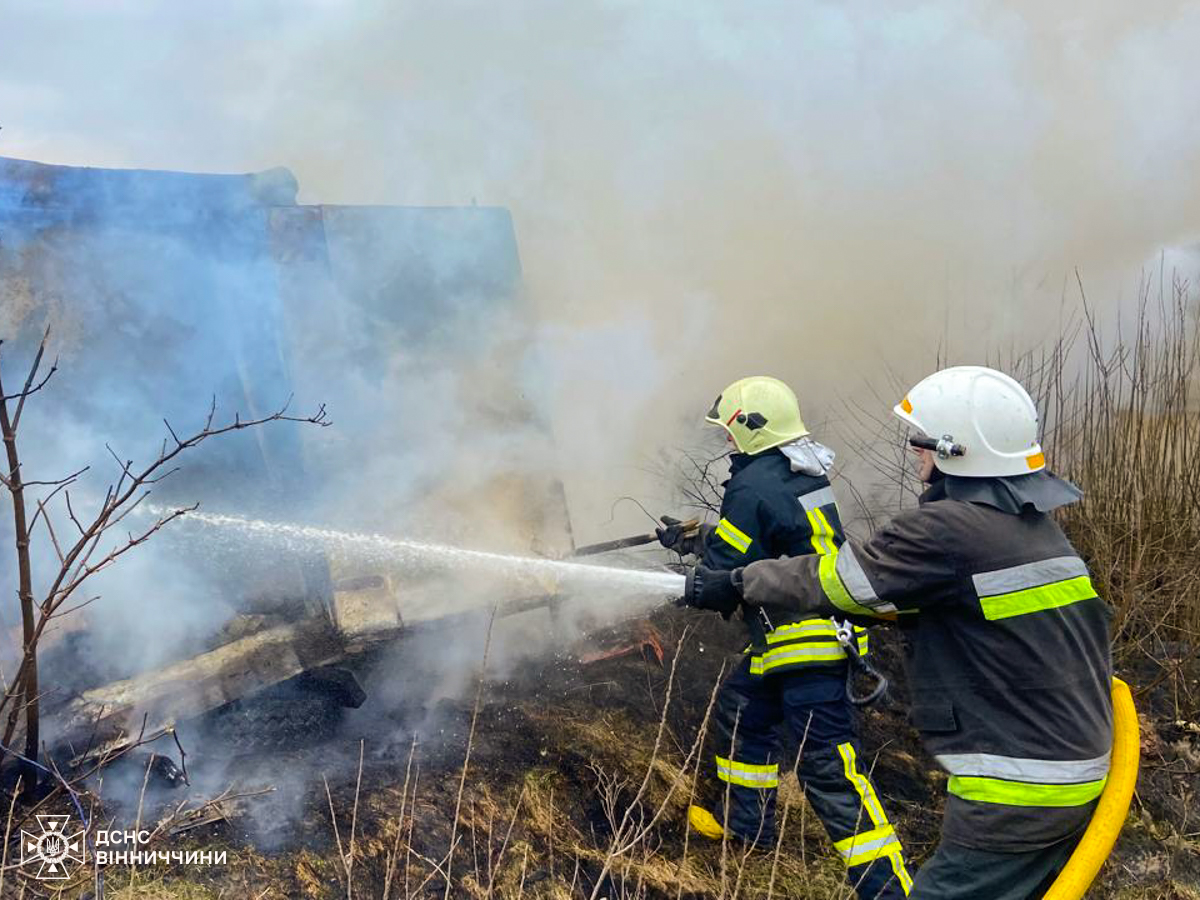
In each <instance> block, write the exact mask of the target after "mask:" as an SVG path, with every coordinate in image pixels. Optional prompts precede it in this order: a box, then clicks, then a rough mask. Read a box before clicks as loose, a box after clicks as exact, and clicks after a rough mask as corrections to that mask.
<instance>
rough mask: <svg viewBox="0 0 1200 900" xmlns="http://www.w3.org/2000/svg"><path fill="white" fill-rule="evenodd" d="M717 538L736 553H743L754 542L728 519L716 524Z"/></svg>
mask: <svg viewBox="0 0 1200 900" xmlns="http://www.w3.org/2000/svg"><path fill="white" fill-rule="evenodd" d="M716 533H717V537H719V538H720V539H721V540H723V541H724V542H725V543H727V544H728V545H729V546H730V547H732V548H733V549H734V550H736V551H737V552H738V553H745V552H746V551H747V550H749V549H750V545H751V544H752V543H754V540H753V539H752V538H751V537H750V535H748V534H746V532H744V531H742V530H741V529H740V528H738V527H737V526H736V525H734V524H733V523H732V522H730V521H729V520H728V519H722V520H721V521H720V522H718V523H717V532H716Z"/></svg>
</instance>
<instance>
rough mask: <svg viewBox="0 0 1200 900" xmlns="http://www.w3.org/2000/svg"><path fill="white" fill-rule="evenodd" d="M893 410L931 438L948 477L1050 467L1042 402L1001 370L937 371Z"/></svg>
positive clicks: (960, 368)
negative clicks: (1042, 435)
mask: <svg viewBox="0 0 1200 900" xmlns="http://www.w3.org/2000/svg"><path fill="white" fill-rule="evenodd" d="M892 411H893V412H894V413H895V414H896V415H897V416H899V417H900V418H901V419H903V420H904V421H905V422H907V423H908V424H909V425H911V426H912V427H913V428H917V429H919V430H920V431H922V432H924V433H925V435H927V436H928V437H929V438H930V439H931V440H930V443H931V445H934V446H931V447H930V449H932V450H934V465H936V466H937V467H938V468H939V469H940V470H941V471H943V472H944V473H946V474H947V475H963V476H967V477H972V478H988V477H997V476H1005V475H1028V474H1029V473H1031V472H1037V471H1040V470H1041V469H1044V468H1045V467H1046V458H1045V456H1043V455H1042V448H1041V445H1040V444H1039V443H1038V413H1037V406H1035V405H1034V402H1033V399H1032V398H1031V397H1030V396H1029V392H1028V391H1026V390H1025V388H1023V387H1021V385H1020V384H1019V383H1018V382H1017V381H1015V380H1014V379H1012V378H1010V377H1009V376H1007V375H1005V374H1004V373H1003V372H997V371H996V370H995V369H989V368H987V367H986V366H954V367H952V368H949V369H942V370H941V371H940V372H934V373H933V374H932V375H930V376H928V377H927V378H924V379H922V380H921V382H920V383H918V384H917V386H916V387H914V388H913V389H912V390H911V391H909V392H908V394H907V395H906V396H905V397H904V399H903V400H901V401H900V402H899V403H898V404H897V405H896V406H894V407H893V408H892Z"/></svg>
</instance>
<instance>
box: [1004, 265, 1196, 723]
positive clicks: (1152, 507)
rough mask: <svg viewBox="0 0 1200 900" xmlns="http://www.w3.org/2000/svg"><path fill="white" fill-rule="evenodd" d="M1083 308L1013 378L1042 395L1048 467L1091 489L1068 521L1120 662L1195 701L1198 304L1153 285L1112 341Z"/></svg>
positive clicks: (1067, 512)
mask: <svg viewBox="0 0 1200 900" xmlns="http://www.w3.org/2000/svg"><path fill="white" fill-rule="evenodd" d="M1080 290H1081V291H1082V290H1083V287H1082V284H1081V285H1080ZM1083 310H1084V312H1083V318H1082V321H1081V323H1080V325H1079V326H1078V328H1076V329H1074V330H1073V331H1072V332H1071V333H1070V334H1068V335H1067V336H1066V337H1064V338H1062V339H1061V340H1059V341H1058V343H1057V344H1056V345H1055V346H1054V347H1053V348H1052V350H1051V351H1050V352H1049V353H1047V354H1042V355H1039V356H1037V357H1034V356H1032V355H1031V356H1026V357H1024V358H1023V359H1022V360H1020V361H1018V364H1017V365H1016V366H1015V373H1014V374H1016V375H1017V377H1019V378H1021V379H1022V380H1023V381H1024V382H1025V383H1026V384H1028V385H1029V386H1030V387H1031V389H1032V390H1033V391H1034V392H1035V394H1036V396H1037V397H1038V400H1039V405H1040V406H1041V408H1042V410H1043V415H1044V421H1045V423H1046V438H1045V444H1046V450H1047V458H1048V459H1049V460H1050V462H1051V464H1052V466H1053V468H1054V469H1055V470H1056V471H1057V472H1058V473H1059V474H1062V475H1064V476H1065V477H1067V478H1070V479H1071V480H1072V481H1074V482H1075V483H1076V484H1078V485H1079V486H1080V487H1081V488H1082V489H1083V491H1084V498H1083V500H1082V502H1080V503H1078V504H1074V505H1072V506H1068V507H1065V508H1064V509H1062V510H1061V514H1060V520H1061V522H1062V525H1063V527H1064V529H1065V530H1066V532H1067V534H1068V535H1069V536H1070V538H1071V540H1072V542H1073V543H1074V544H1075V546H1076V547H1077V548H1078V550H1079V552H1080V554H1081V555H1082V556H1083V557H1084V559H1086V560H1087V562H1088V566H1089V568H1090V569H1091V572H1092V576H1093V580H1094V582H1095V583H1096V587H1097V589H1098V590H1099V592H1100V594H1101V596H1103V597H1104V598H1105V599H1106V600H1107V601H1108V602H1109V604H1110V605H1111V607H1112V609H1113V614H1114V620H1113V637H1114V644H1115V647H1116V649H1117V652H1118V654H1119V658H1120V662H1121V663H1122V664H1124V665H1127V666H1138V665H1139V664H1140V663H1141V662H1143V661H1146V660H1151V661H1154V662H1156V663H1158V664H1159V666H1160V667H1161V670H1162V675H1161V677H1162V678H1164V679H1165V678H1171V679H1173V680H1174V681H1175V682H1176V685H1175V686H1176V687H1177V688H1179V689H1180V690H1181V691H1182V692H1183V693H1187V692H1188V691H1189V682H1188V679H1187V677H1186V675H1185V674H1181V667H1182V666H1183V665H1184V664H1186V662H1187V661H1188V657H1189V656H1192V657H1194V655H1195V648H1196V647H1197V645H1198V644H1200V404H1198V401H1200V394H1198V391H1200V323H1198V320H1197V308H1196V302H1195V299H1194V297H1192V296H1191V294H1190V293H1189V286H1188V285H1187V284H1186V283H1183V282H1179V281H1176V282H1174V283H1173V284H1171V285H1166V284H1163V285H1161V286H1159V287H1156V288H1155V293H1154V295H1153V296H1152V295H1151V289H1150V286H1149V285H1147V287H1146V288H1145V289H1144V291H1143V293H1142V296H1141V298H1140V303H1139V306H1138V313H1137V316H1136V318H1135V320H1134V321H1132V322H1124V323H1122V322H1119V321H1118V322H1117V323H1115V324H1114V325H1113V326H1112V334H1106V332H1105V329H1104V328H1103V327H1102V326H1101V323H1100V322H1099V321H1098V319H1097V317H1096V316H1095V315H1094V314H1093V313H1092V311H1091V309H1090V307H1088V305H1087V302H1086V299H1085V300H1084V305H1083ZM1180 712H1181V714H1182V712H1183V710H1180Z"/></svg>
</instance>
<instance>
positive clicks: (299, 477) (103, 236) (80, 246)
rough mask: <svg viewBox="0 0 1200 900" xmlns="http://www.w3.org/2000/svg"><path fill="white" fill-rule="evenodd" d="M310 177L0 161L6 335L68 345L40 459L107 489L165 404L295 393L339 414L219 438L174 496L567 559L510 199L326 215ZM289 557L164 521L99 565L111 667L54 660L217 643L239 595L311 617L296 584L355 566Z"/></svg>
mask: <svg viewBox="0 0 1200 900" xmlns="http://www.w3.org/2000/svg"><path fill="white" fill-rule="evenodd" d="M296 193H297V185H296V181H295V179H294V178H293V177H292V176H291V174H290V173H289V172H287V171H286V170H284V169H274V170H270V171H267V172H262V173H257V174H250V175H192V174H184V173H173V172H143V171H120V170H105V169H77V168H71V167H63V166H46V165H41V164H38V163H32V162H26V161H21V160H0V333H3V335H4V336H5V337H6V338H7V339H9V341H10V344H9V345H8V346H6V351H7V350H9V348H10V347H12V348H14V349H13V352H20V351H21V350H22V349H27V348H29V347H30V346H31V342H32V341H34V340H35V339H36V338H37V337H40V335H41V331H42V329H43V328H44V327H45V326H46V325H47V324H49V325H50V326H51V329H52V331H51V333H52V342H51V344H52V346H51V350H52V352H54V353H57V354H58V355H59V356H60V357H61V360H60V368H61V371H60V373H59V375H57V376H56V379H55V383H54V385H53V388H54V395H53V402H52V403H51V402H46V403H44V404H42V405H40V407H39V408H38V409H37V410H36V412H34V411H33V410H32V409H31V411H30V413H29V414H27V417H26V420H25V423H24V424H23V430H24V432H25V433H24V434H23V437H22V440H23V442H24V444H25V445H26V446H27V447H28V448H29V449H28V451H27V453H28V454H29V458H30V459H36V460H37V469H38V472H39V474H41V475H46V476H49V475H59V474H63V473H65V472H67V471H73V470H74V469H75V468H78V467H79V466H81V465H87V464H92V465H93V466H94V469H93V471H92V472H90V473H88V476H87V478H86V480H85V481H84V482H82V483H81V484H80V486H79V496H80V498H81V499H83V498H88V497H90V498H92V499H95V498H96V497H98V496H102V492H103V489H104V487H105V486H106V485H107V484H108V482H109V480H110V476H111V475H112V471H111V470H112V465H109V464H111V463H112V460H111V457H109V455H108V452H107V450H106V447H105V444H106V443H109V444H111V445H112V446H113V448H114V451H115V452H117V453H118V454H119V455H120V456H122V457H123V458H124V457H133V458H138V457H139V456H145V455H146V454H147V453H148V452H152V451H153V450H154V449H155V448H157V446H158V444H159V442H160V441H161V439H162V437H163V436H164V434H165V428H164V426H163V423H162V419H163V417H166V418H168V419H169V420H170V421H171V422H172V424H173V425H174V426H176V427H177V428H186V427H188V426H189V425H191V424H195V423H197V422H199V421H202V420H203V416H204V414H205V413H206V412H207V409H208V407H209V404H210V402H212V401H213V400H215V402H216V404H217V408H218V419H220V418H221V417H222V416H229V417H231V416H232V415H233V414H234V413H235V412H240V413H241V414H242V415H243V416H259V415H264V414H268V413H270V412H271V411H273V410H274V409H276V408H278V407H279V406H280V405H281V404H282V403H284V402H285V401H287V399H288V398H289V396H293V395H294V396H293V399H292V409H293V410H294V411H297V412H303V411H306V410H308V409H310V408H312V407H315V406H316V405H317V404H319V403H325V404H327V405H328V408H329V412H330V416H331V418H332V419H333V421H334V427H332V428H328V429H307V430H303V429H293V428H288V427H273V428H266V429H254V430H250V431H246V432H240V433H237V434H233V435H230V436H228V437H227V438H226V439H223V440H222V441H219V442H213V443H212V444H206V445H205V447H204V448H203V449H202V451H201V452H198V453H196V454H195V455H193V456H192V457H191V458H190V459H186V460H185V461H184V469H183V470H182V471H180V472H179V473H177V474H176V475H173V476H172V477H171V478H170V479H168V480H167V481H165V482H163V483H162V484H161V485H159V486H156V488H155V500H156V502H159V503H163V504H180V505H184V504H188V505H190V504H191V503H194V502H197V501H198V502H200V503H201V504H202V507H203V508H204V509H205V510H207V511H213V512H227V513H234V514H238V515H247V516H253V517H261V518H263V519H287V520H292V521H320V522H322V523H325V524H332V525H340V526H342V527H353V528H355V529H357V530H369V531H373V532H379V533H382V534H385V535H394V536H403V537H420V538H422V539H425V540H431V539H443V540H454V541H456V542H458V543H460V544H464V545H469V546H477V547H483V548H488V549H497V550H506V551H529V550H531V549H532V550H533V551H535V552H537V553H539V554H542V555H548V556H563V555H566V554H567V553H569V552H570V549H571V546H572V544H571V538H570V528H569V523H568V519H567V514H566V508H565V500H564V497H563V494H562V491H561V487H560V486H559V484H558V482H557V479H556V478H555V477H554V474H553V463H552V462H551V460H552V453H551V450H550V444H551V440H550V435H549V427H548V425H547V423H546V422H545V421H544V420H543V419H542V418H541V417H540V416H539V415H538V413H537V409H538V402H537V393H536V389H537V375H536V372H535V371H533V368H532V365H531V362H530V358H529V355H528V346H529V342H528V339H527V335H528V330H529V328H530V327H531V323H530V322H529V320H528V317H527V311H526V307H525V304H524V297H523V293H522V289H521V268H520V261H519V256H518V253H517V246H516V240H515V235H514V232H513V225H512V220H511V217H510V216H509V214H508V212H507V211H506V210H503V209H496V208H481V207H466V208H395V207H346V206H307V205H299V204H297V203H296ZM147 373H153V374H152V375H148V374H147ZM0 527H6V526H0ZM42 543H43V544H44V543H45V542H42ZM40 552H41V553H42V554H43V555H44V558H43V562H45V561H48V554H49V549H48V548H47V547H45V546H42V547H41V548H40ZM288 556H289V554H288V553H287V552H286V551H282V550H280V549H279V548H273V549H272V551H271V553H269V554H264V553H263V552H262V551H261V549H260V548H258V547H255V546H249V545H247V544H246V542H244V541H238V540H235V539H230V540H225V541H216V542H209V543H205V544H203V545H201V544H198V543H195V542H194V536H192V535H187V534H183V533H178V532H177V533H174V534H173V533H171V532H166V533H164V534H162V535H159V536H157V537H156V539H155V541H154V542H153V543H152V544H150V545H147V546H146V547H145V548H139V556H138V557H136V558H131V559H130V560H129V561H128V563H125V562H123V563H122V565H121V566H117V567H114V568H113V569H112V570H111V571H110V572H106V573H102V574H101V576H99V577H100V578H102V579H103V580H102V581H101V582H100V583H99V584H98V585H97V589H98V592H100V593H102V594H103V595H104V598H103V602H102V603H101V604H99V605H96V606H95V607H94V608H93V609H91V610H89V611H87V614H86V615H87V618H86V621H87V634H86V636H84V637H81V638H78V640H82V641H85V642H86V643H87V645H88V649H87V652H86V653H84V654H82V655H83V656H84V657H86V659H87V661H88V667H91V668H94V669H95V671H89V672H82V671H78V670H79V669H80V668H81V667H79V666H78V665H74V664H73V665H72V666H70V667H69V668H70V671H63V672H60V673H51V677H52V678H53V677H54V676H55V674H57V675H60V676H61V679H60V681H61V683H62V684H63V685H64V690H65V691H66V692H70V691H71V690H72V689H75V690H78V689H83V688H86V687H89V686H91V685H94V684H97V683H100V682H103V681H108V680H112V679H114V678H123V677H127V676H129V675H133V674H135V673H136V672H137V671H138V670H140V669H150V668H154V667H157V666H161V665H164V664H168V663H171V662H173V661H175V660H177V659H179V658H180V657H182V656H187V655H190V654H193V653H197V652H200V651H203V650H206V649H207V648H209V647H210V646H211V645H212V642H213V640H214V634H218V633H219V629H220V628H221V626H222V625H223V624H224V623H225V622H226V620H228V619H229V618H230V617H231V616H232V615H234V614H235V613H237V612H239V611H241V610H244V609H246V608H252V609H259V608H269V609H272V610H275V611H278V610H279V609H282V608H290V609H291V610H292V613H293V614H296V615H302V614H303V613H304V610H303V609H302V608H300V607H299V606H298V605H297V604H296V603H295V601H296V600H297V598H300V597H306V598H307V599H308V600H309V611H311V610H312V609H313V608H315V606H316V605H319V604H323V603H326V602H328V600H329V596H330V594H331V593H332V586H333V584H334V583H335V582H337V581H339V580H341V579H346V578H352V577H355V576H357V575H360V574H362V573H361V572H360V571H358V570H357V569H355V568H354V567H353V566H348V565H347V564H345V562H344V561H341V560H338V559H333V560H327V559H325V558H324V557H322V558H320V559H314V558H313V556H312V554H311V553H310V552H309V551H307V550H303V549H300V548H297V549H296V551H295V552H294V553H292V554H290V556H291V558H288ZM330 562H331V563H332V571H330V569H329V567H328V564H329V563H330ZM41 570H42V571H44V570H45V566H42V567H41ZM389 574H390V575H392V576H393V577H394V578H400V577H402V576H403V573H402V572H401V573H389ZM10 577H11V576H10V574H9V570H7V569H5V572H4V574H3V575H2V576H0V579H4V580H7V579H8V578H10ZM6 586H7V585H5V587H6ZM471 589H472V590H477V591H483V590H486V589H487V586H486V585H472V587H471ZM420 595H421V596H422V597H424V598H429V597H431V596H432V595H431V593H430V590H429V585H428V584H427V585H425V586H423V587H422V589H421V591H420ZM422 602H423V603H427V602H430V601H429V600H428V599H425V600H422ZM289 604H290V607H289ZM451 605H452V604H451ZM9 614H10V611H8V610H5V611H3V612H0V615H9ZM78 621H79V622H80V623H82V622H83V621H84V618H83V617H82V616H80V618H79V620H78ZM133 648H136V651H137V652H129V651H130V650H131V649H133ZM6 652H12V648H11V647H10V648H8V649H7V650H6ZM75 662H78V660H75ZM84 668H86V667H84Z"/></svg>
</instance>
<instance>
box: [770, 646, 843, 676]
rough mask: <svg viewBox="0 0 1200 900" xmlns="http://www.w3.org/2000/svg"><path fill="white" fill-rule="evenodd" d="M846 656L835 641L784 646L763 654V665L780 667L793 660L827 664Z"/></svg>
mask: <svg viewBox="0 0 1200 900" xmlns="http://www.w3.org/2000/svg"><path fill="white" fill-rule="evenodd" d="M845 656H846V651H845V650H843V649H842V645H841V644H839V643H838V642H837V641H833V642H831V643H820V644H785V645H784V646H782V647H780V648H779V649H778V650H768V651H767V652H766V653H764V654H763V656H762V660H763V665H764V666H765V667H766V668H768V669H771V668H774V667H775V666H778V665H782V664H783V663H786V662H788V661H789V660H795V659H813V658H817V659H822V660H825V661H828V662H839V661H841V660H842V659H844V658H845Z"/></svg>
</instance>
